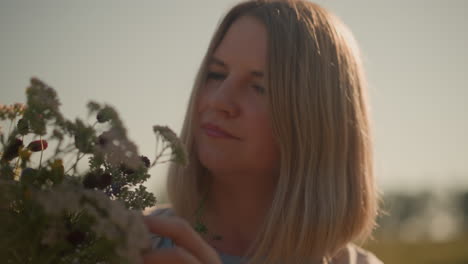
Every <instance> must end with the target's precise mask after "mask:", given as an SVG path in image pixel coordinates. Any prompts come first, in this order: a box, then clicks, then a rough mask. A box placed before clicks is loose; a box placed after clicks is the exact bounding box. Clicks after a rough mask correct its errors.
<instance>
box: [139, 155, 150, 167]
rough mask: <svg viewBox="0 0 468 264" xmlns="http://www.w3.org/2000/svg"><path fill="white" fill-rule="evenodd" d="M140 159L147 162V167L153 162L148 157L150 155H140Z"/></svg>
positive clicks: (144, 162)
mask: <svg viewBox="0 0 468 264" xmlns="http://www.w3.org/2000/svg"><path fill="white" fill-rule="evenodd" d="M140 159H141V161H142V162H143V164H145V167H146V168H149V167H150V165H151V162H150V160H149V159H148V157H146V156H140Z"/></svg>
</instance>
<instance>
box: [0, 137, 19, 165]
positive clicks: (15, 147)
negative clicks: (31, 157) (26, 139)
mask: <svg viewBox="0 0 468 264" xmlns="http://www.w3.org/2000/svg"><path fill="white" fill-rule="evenodd" d="M22 146H23V141H22V140H21V139H19V138H15V139H14V140H13V141H10V142H9V144H8V145H7V146H6V148H5V152H4V153H3V156H2V160H3V161H10V160H12V159H14V158H16V157H18V155H19V153H18V152H19V149H20V148H21V147H22Z"/></svg>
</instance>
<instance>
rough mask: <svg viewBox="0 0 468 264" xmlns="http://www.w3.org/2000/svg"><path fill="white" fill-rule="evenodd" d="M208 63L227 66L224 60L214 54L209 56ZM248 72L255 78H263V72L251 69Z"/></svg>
mask: <svg viewBox="0 0 468 264" xmlns="http://www.w3.org/2000/svg"><path fill="white" fill-rule="evenodd" d="M210 64H216V65H218V66H221V67H223V68H228V66H227V65H226V63H224V61H222V60H220V59H218V58H216V57H215V56H212V57H211V60H210ZM250 73H251V74H252V75H253V76H254V77H257V78H263V76H264V74H263V72H261V71H251V72H250Z"/></svg>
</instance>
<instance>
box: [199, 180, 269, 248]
mask: <svg viewBox="0 0 468 264" xmlns="http://www.w3.org/2000/svg"><path fill="white" fill-rule="evenodd" d="M245 176H246V175H242V177H236V175H222V176H221V175H216V177H213V182H212V184H211V188H210V191H209V193H208V197H207V201H206V205H205V208H204V210H203V211H204V212H203V216H202V219H203V221H204V223H205V225H206V226H207V228H208V232H209V235H210V236H211V238H210V236H209V237H207V240H211V241H208V242H209V243H210V244H211V245H212V246H213V247H215V248H217V249H218V250H219V251H221V252H223V253H226V254H229V255H244V254H246V253H247V250H248V249H249V247H250V246H251V245H252V243H253V241H254V239H255V237H256V235H257V233H258V232H259V231H260V229H261V227H262V224H263V222H264V219H265V217H266V214H267V213H268V209H269V208H270V205H271V201H272V200H273V192H274V182H275V181H274V180H273V179H272V178H271V176H265V177H260V176H259V175H252V177H245ZM262 178H263V179H264V180H262ZM219 179H222V180H219ZM231 179H234V180H231ZM239 179H251V180H239ZM213 235H215V236H216V238H217V239H213Z"/></svg>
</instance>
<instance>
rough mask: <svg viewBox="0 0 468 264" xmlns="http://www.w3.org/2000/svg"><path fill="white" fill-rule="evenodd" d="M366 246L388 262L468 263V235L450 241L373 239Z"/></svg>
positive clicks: (412, 263)
mask: <svg viewBox="0 0 468 264" xmlns="http://www.w3.org/2000/svg"><path fill="white" fill-rule="evenodd" d="M364 248H366V249H368V250H370V251H372V252H373V253H374V254H375V255H376V256H378V257H379V259H381V260H382V261H383V262H384V263H386V264H410V263H411V264H468V236H465V237H464V238H462V239H458V240H453V241H448V242H401V241H373V242H371V243H368V244H366V245H364Z"/></svg>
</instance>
